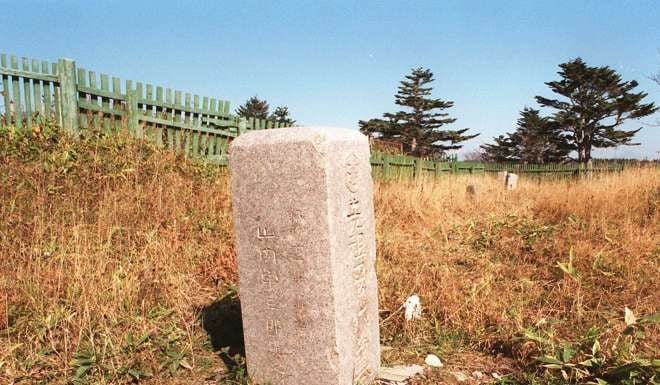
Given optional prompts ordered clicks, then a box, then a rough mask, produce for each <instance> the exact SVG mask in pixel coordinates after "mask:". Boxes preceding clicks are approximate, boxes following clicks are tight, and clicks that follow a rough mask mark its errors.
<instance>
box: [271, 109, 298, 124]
mask: <svg viewBox="0 0 660 385" xmlns="http://www.w3.org/2000/svg"><path fill="white" fill-rule="evenodd" d="M269 119H270V120H273V121H275V122H277V123H280V124H283V125H284V126H285V127H291V126H293V125H294V124H296V121H295V120H293V119H292V118H291V115H290V113H289V107H287V106H279V107H276V108H275V111H273V113H272V114H270V118H269Z"/></svg>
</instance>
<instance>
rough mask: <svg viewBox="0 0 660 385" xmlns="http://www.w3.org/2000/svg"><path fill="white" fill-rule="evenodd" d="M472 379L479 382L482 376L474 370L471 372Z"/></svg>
mask: <svg viewBox="0 0 660 385" xmlns="http://www.w3.org/2000/svg"><path fill="white" fill-rule="evenodd" d="M472 377H474V378H476V379H477V380H481V379H482V378H484V374H483V373H481V372H480V371H478V370H475V371H474V372H472Z"/></svg>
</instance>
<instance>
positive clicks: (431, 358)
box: [424, 354, 444, 368]
mask: <svg viewBox="0 0 660 385" xmlns="http://www.w3.org/2000/svg"><path fill="white" fill-rule="evenodd" d="M424 363H425V364H426V365H428V366H432V367H434V368H441V367H443V366H444V365H442V361H440V358H438V356H436V355H435V354H429V355H427V356H426V358H425V359H424Z"/></svg>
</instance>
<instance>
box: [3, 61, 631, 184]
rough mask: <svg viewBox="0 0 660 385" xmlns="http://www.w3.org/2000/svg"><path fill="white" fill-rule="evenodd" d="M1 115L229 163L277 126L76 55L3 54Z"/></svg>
mask: <svg viewBox="0 0 660 385" xmlns="http://www.w3.org/2000/svg"><path fill="white" fill-rule="evenodd" d="M0 75H1V76H2V98H1V99H0V106H2V107H3V108H2V109H1V110H0V111H2V115H1V116H0V117H1V118H2V121H1V122H0V123H2V124H6V125H14V126H16V127H17V128H18V129H31V128H32V127H33V126H36V125H39V124H40V120H43V119H47V120H50V121H54V122H56V123H57V124H59V125H60V126H61V127H64V128H65V129H67V130H70V131H71V132H73V133H74V134H84V133H85V131H88V130H100V131H102V132H105V133H107V134H113V133H119V132H120V131H126V132H128V133H130V134H132V135H135V136H137V137H139V138H145V139H147V140H151V141H153V142H154V143H157V144H158V145H161V146H163V147H167V148H171V149H174V150H178V151H181V152H183V153H184V154H186V155H187V156H190V157H205V158H206V159H208V160H209V161H211V162H213V163H217V164H220V165H226V164H227V145H228V143H229V141H230V140H231V138H234V137H236V136H237V135H240V134H241V133H243V132H245V131H248V130H260V129H268V128H278V127H280V124H278V123H276V122H273V121H270V120H262V119H243V118H239V117H237V116H235V115H232V114H231V113H230V104H229V102H228V101H226V100H222V99H216V98H209V97H200V96H198V95H193V94H191V93H183V92H181V91H178V90H174V91H173V90H172V89H170V88H164V87H160V86H154V85H152V84H144V83H142V82H133V81H131V80H126V81H125V82H122V81H121V79H119V78H118V77H114V76H112V77H111V76H109V75H107V74H104V73H101V74H98V75H97V74H96V72H94V71H88V70H86V69H84V68H76V63H75V62H74V61H73V60H71V59H59V60H58V61H57V62H56V63H49V62H48V61H43V60H36V59H28V58H24V57H23V58H20V60H19V58H17V57H16V56H8V55H6V54H0ZM371 164H372V166H373V170H374V176H378V177H382V178H384V179H388V180H389V179H402V178H428V177H439V176H442V175H446V174H450V173H451V174H461V173H471V174H476V173H481V174H483V173H485V172H497V171H504V170H506V171H510V172H515V173H520V174H528V175H539V176H541V175H576V174H577V175H579V174H581V173H584V172H610V171H621V170H622V169H623V165H622V164H610V163H608V164H599V165H597V166H595V167H584V166H583V165H578V164H546V165H530V164H513V163H511V164H489V163H485V164H484V163H478V162H458V161H457V160H456V158H448V159H446V160H443V161H431V160H426V159H420V158H414V157H411V156H406V155H392V154H386V153H380V152H374V153H372V157H371Z"/></svg>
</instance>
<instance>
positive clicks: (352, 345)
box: [230, 127, 380, 385]
mask: <svg viewBox="0 0 660 385" xmlns="http://www.w3.org/2000/svg"><path fill="white" fill-rule="evenodd" d="M230 170H231V190H232V203H233V211H234V224H235V230H236V231H235V233H236V247H237V255H238V268H239V275H240V299H241V308H242V316H243V328H244V334H245V351H246V356H247V357H246V358H247V368H248V373H249V374H250V376H251V377H252V378H253V379H254V380H255V381H256V382H257V383H260V384H261V383H264V384H265V383H269V384H272V385H308V384H314V385H353V384H357V383H360V384H369V383H371V382H372V381H373V380H374V378H375V377H376V375H377V373H378V368H379V365H380V342H379V330H378V297H377V285H376V273H375V268H374V264H375V258H376V246H375V235H374V234H375V230H374V214H373V196H372V194H373V193H372V182H371V165H370V163H369V144H368V141H367V137H365V136H364V135H362V134H360V133H358V132H357V131H352V130H346V129H338V128H325V129H322V128H310V127H296V128H283V129H274V130H261V131H252V132H249V133H246V134H244V135H241V136H239V137H238V138H237V139H235V140H234V142H233V143H232V144H231V148H230Z"/></svg>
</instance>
